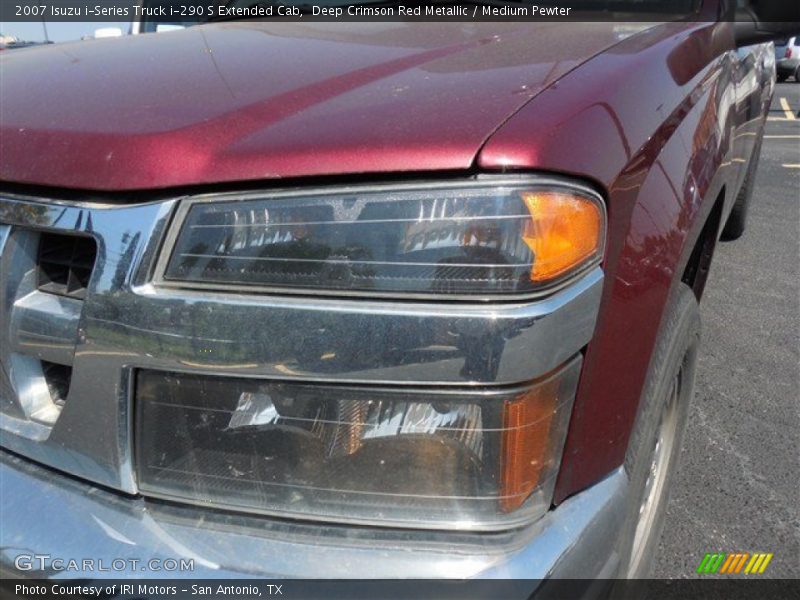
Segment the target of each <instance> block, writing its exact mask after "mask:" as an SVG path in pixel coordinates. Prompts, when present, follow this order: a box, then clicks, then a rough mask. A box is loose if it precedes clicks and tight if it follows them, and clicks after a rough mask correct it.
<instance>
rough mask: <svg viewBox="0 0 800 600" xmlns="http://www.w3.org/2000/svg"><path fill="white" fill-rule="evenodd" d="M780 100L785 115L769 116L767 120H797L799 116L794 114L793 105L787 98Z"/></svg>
mask: <svg viewBox="0 0 800 600" xmlns="http://www.w3.org/2000/svg"><path fill="white" fill-rule="evenodd" d="M778 102H779V103H780V105H781V109H782V110H783V114H784V115H786V116H784V117H767V121H796V120H797V117H795V116H794V112H793V111H792V107H791V106H789V101H788V100H787V99H786V98H779V99H778Z"/></svg>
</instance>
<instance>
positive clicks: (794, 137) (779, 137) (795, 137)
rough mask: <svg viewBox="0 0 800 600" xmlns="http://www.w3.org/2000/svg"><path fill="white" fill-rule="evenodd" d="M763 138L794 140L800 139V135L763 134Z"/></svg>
mask: <svg viewBox="0 0 800 600" xmlns="http://www.w3.org/2000/svg"><path fill="white" fill-rule="evenodd" d="M764 139H765V140H796V139H800V135H765V136H764Z"/></svg>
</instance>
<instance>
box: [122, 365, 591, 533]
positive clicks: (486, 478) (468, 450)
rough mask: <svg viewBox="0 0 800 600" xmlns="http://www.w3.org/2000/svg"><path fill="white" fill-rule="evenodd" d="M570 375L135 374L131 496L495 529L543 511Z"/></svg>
mask: <svg viewBox="0 0 800 600" xmlns="http://www.w3.org/2000/svg"><path fill="white" fill-rule="evenodd" d="M579 368H580V358H579V357H578V358H575V359H573V360H572V361H571V362H570V363H568V364H567V365H565V366H564V367H563V368H561V369H560V370H559V371H558V372H556V373H554V374H551V375H550V376H549V377H547V378H546V379H544V380H541V381H539V382H537V383H535V384H531V385H528V386H526V387H523V388H517V389H511V390H506V389H501V390H497V389H495V390H489V391H487V390H474V389H472V390H442V389H439V390H433V389H427V390H426V389H416V390H409V389H403V388H372V387H355V386H342V385H326V384H301V383H289V382H278V381H258V380H249V379H239V378H223V377H210V376H200V375H188V374H177V373H162V372H155V371H140V372H139V373H138V377H137V392H136V402H137V419H136V424H137V427H136V449H137V451H136V457H137V468H138V475H139V486H140V489H141V490H142V491H143V492H145V493H149V494H153V495H158V496H162V497H169V498H176V499H184V500H189V501H191V502H195V503H206V504H211V505H216V506H224V507H239V508H243V509H246V510H251V511H258V512H264V513H269V514H280V515H287V516H292V517H305V518H314V519H325V520H332V521H345V522H351V521H354V522H358V523H361V524H364V523H371V524H387V525H401V526H409V527H435V528H448V529H497V528H504V527H511V526H515V525H518V524H521V523H523V522H526V521H528V520H530V519H532V518H535V517H536V516H538V515H540V514H542V513H543V512H544V511H546V510H547V508H548V507H549V505H550V500H551V495H552V489H553V485H554V480H555V474H556V472H557V468H558V463H559V461H560V456H561V450H562V447H563V443H564V436H565V432H566V426H567V422H568V419H569V415H570V411H571V405H572V399H573V396H574V393H575V387H576V382H577V377H578V372H579Z"/></svg>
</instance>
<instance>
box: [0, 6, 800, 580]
mask: <svg viewBox="0 0 800 600" xmlns="http://www.w3.org/2000/svg"><path fill="white" fill-rule="evenodd" d="M703 10H707V11H712V13H711V14H710V16H713V17H714V19H717V18H718V17H719V16H721V13H719V10H720V6H719V5H718V4H716V3H714V2H706V3H704V5H703ZM706 17H709V15H706ZM714 19H711V18H707V19H706V20H700V21H696V22H694V21H693V22H671V23H663V24H645V25H641V26H640V27H639V29H638V30H633V29H632V28H631V26H629V25H627V24H626V26H625V27H624V28H623V29H622V31H623V32H624V34H621V29H620V28H619V27H618V26H617V25H616V24H614V23H592V24H585V23H557V24H552V25H551V24H531V23H481V24H473V25H470V26H469V27H462V26H460V25H457V24H452V23H438V24H425V25H424V26H423V25H421V24H409V23H378V24H371V25H370V26H365V25H358V24H356V25H353V24H339V23H337V24H333V25H332V24H314V26H312V27H309V26H307V25H306V24H304V23H295V24H289V23H274V22H261V23H257V22H247V21H242V22H230V23H225V24H213V23H212V24H205V25H199V26H197V27H193V28H189V29H186V30H184V31H177V32H174V33H171V34H170V35H163V36H158V35H154V36H129V37H127V38H121V39H117V40H98V41H97V42H94V43H92V44H77V45H73V46H70V47H69V48H67V49H68V50H69V51H68V52H67V51H62V52H50V53H46V52H45V51H42V52H37V53H18V55H17V57H13V56H12V57H4V58H3V60H4V62H3V63H2V69H3V78H4V86H3V90H2V94H3V95H2V98H0V100H2V103H3V107H4V110H3V115H2V122H1V123H0V134H1V135H0V155H1V156H2V162H0V179H1V180H2V181H3V182H4V184H3V188H2V194H0V223H3V224H4V225H3V226H2V227H1V228H0V250H2V256H1V257H0V260H2V261H3V262H2V264H3V269H2V270H0V273H2V275H0V288H1V289H3V290H4V291H5V294H4V295H3V302H4V304H3V305H2V306H1V307H0V310H1V311H2V312H0V335H2V336H3V339H2V341H3V343H2V344H0V361H2V365H3V370H2V372H1V373H0V376H2V378H3V379H2V381H0V398H2V401H3V404H2V405H1V406H2V409H0V431H1V432H2V438H0V441H1V442H2V445H3V447H4V448H5V449H7V450H8V451H9V452H6V451H3V452H2V454H0V475H1V476H2V478H3V482H4V484H3V485H4V490H3V495H2V498H1V499H0V518H2V520H3V525H4V526H3V528H2V532H0V536H2V538H3V539H2V545H3V546H6V547H8V546H11V545H12V544H11V543H10V542H11V541H13V542H14V544H17V545H23V546H24V547H25V548H30V549H32V550H33V551H36V552H41V553H45V552H46V553H48V554H51V555H55V556H72V555H74V554H75V553H77V552H80V548H79V547H78V546H76V542H75V540H74V536H73V535H72V533H71V532H72V531H75V530H76V529H80V530H81V531H84V532H87V533H86V536H90V538H91V542H90V543H91V547H92V548H93V551H94V552H96V553H97V554H98V555H101V556H116V557H120V553H128V554H127V556H130V557H135V558H138V559H140V560H142V559H143V558H146V557H148V556H157V555H158V556H161V555H163V553H164V552H165V548H166V549H167V550H169V551H170V552H173V553H178V554H179V555H180V556H182V557H193V558H195V559H196V570H195V572H194V573H193V574H194V575H195V576H197V577H203V576H207V575H213V576H215V577H218V576H220V575H223V576H224V575H228V576H235V575H237V574H240V573H248V574H260V575H272V576H275V575H278V576H306V577H307V576H310V575H313V576H314V577H318V578H327V577H356V578H358V577H393V576H397V575H398V574H400V573H401V574H402V575H403V576H404V577H418V578H429V577H441V576H447V577H478V576H485V577H506V578H517V577H518V578H534V579H545V578H559V577H560V578H570V577H572V578H575V577H581V578H586V577H610V576H614V575H621V576H632V577H637V576H642V575H645V574H646V573H647V572H648V568H649V562H650V561H651V560H652V557H653V554H654V552H653V550H654V548H655V544H657V541H658V536H659V531H660V527H661V523H662V521H663V514H664V505H665V502H666V498H667V491H668V489H669V484H670V477H671V475H672V473H673V472H674V469H675V457H676V455H677V451H678V448H679V447H680V439H681V433H682V430H683V424H684V422H685V420H686V414H687V408H688V404H689V402H690V400H691V396H692V390H693V382H694V372H695V365H696V357H697V348H698V344H699V339H700V325H699V315H698V302H699V301H700V300H701V299H702V296H703V291H704V287H705V282H706V278H707V275H708V270H709V267H710V264H711V260H712V257H713V253H714V248H715V245H716V243H717V240H718V239H719V237H720V235H723V234H725V235H726V237H736V235H738V234H739V233H741V230H742V228H743V227H744V225H745V222H744V214H745V212H746V210H745V209H746V206H747V202H748V199H749V196H750V192H751V190H752V185H753V173H754V172H755V169H756V168H757V164H758V163H757V161H758V153H759V147H760V140H761V136H762V134H763V126H764V121H765V119H766V114H767V109H768V107H769V104H770V100H771V96H772V93H773V83H774V62H773V61H771V60H770V58H771V57H770V56H769V47H768V46H764V45H756V46H755V47H751V48H749V49H747V50H741V51H739V52H737V48H740V49H741V48H744V47H750V46H753V45H754V44H756V43H757V42H759V41H763V40H765V39H771V37H775V35H776V33H775V32H767V33H764V32H763V31H762V30H761V29H760V26H759V24H758V23H756V24H755V25H754V28H751V29H748V28H746V27H739V26H738V24H737V25H736V26H734V24H732V23H730V22H726V21H718V20H714ZM779 33H780V34H781V35H783V34H785V31H781V32H779ZM198 48H200V49H202V50H203V51H198ZM254 55H255V56H269V57H278V58H277V59H275V60H270V61H245V60H243V57H250V56H254ZM90 56H91V58H92V60H83V59H84V58H87V57H90ZM142 64H148V65H152V68H150V69H148V70H147V71H146V72H143V71H142V69H141V65H142ZM142 78H144V80H143V79H142ZM634 82H635V83H636V85H637V89H638V90H640V93H638V94H635V95H633V94H631V93H630V89H631V86H632V85H633V84H634ZM19 89H25V90H26V93H25V95H24V96H23V95H20V94H16V93H14V92H13V91H9V90H19ZM52 89H58V90H59V93H58V95H57V97H55V96H54V95H53V94H52V93H49V94H48V93H47V91H48V90H52ZM87 90H89V91H88V92H87ZM93 91H94V92H95V93H93ZM31 98H34V99H36V100H37V101H36V102H32V101H31ZM39 99H42V100H41V101H39ZM37 463H39V464H37ZM40 464H43V465H46V466H48V467H50V468H51V469H52V470H53V471H44V470H43V469H42V467H41V466H40ZM56 472H64V473H67V474H69V475H71V476H72V477H65V476H62V475H61V474H58V473H56ZM45 473H46V474H45ZM54 506H57V507H64V506H66V507H69V508H68V510H60V511H58V513H57V515H58V519H57V520H50V519H48V518H43V517H42V515H50V514H53V513H54V512H55V511H54V510H52V508H53V507H54ZM210 509H215V510H210ZM120 532H124V534H120ZM120 535H124V537H125V539H126V540H128V541H129V542H131V543H125V544H123V546H124V547H121V545H120ZM85 539H86V538H85V537H84V538H83V539H82V540H81V543H87V542H85V541H84V540H85ZM165 540H167V541H165ZM7 541H9V543H7ZM143 555H144V556H143ZM2 561H3V563H2V564H3V565H4V567H5V568H7V569H9V570H13V569H14V568H15V567H14V564H13V562H14V561H13V557H10V556H6V555H4V556H3V557H2ZM17 570H18V569H17ZM137 574H138V573H137ZM88 575H90V574H84V576H88Z"/></svg>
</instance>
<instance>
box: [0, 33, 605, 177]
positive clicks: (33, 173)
mask: <svg viewBox="0 0 800 600" xmlns="http://www.w3.org/2000/svg"><path fill="white" fill-rule="evenodd" d="M617 41H619V40H618V37H617V35H615V33H614V27H613V25H612V24H605V23H595V24H581V23H573V24H565V23H559V24H554V25H543V24H513V23H485V24H456V23H452V24H408V23H385V24H363V23H361V24H353V25H349V24H285V23H282V24H277V23H269V22H267V23H263V22H238V23H222V24H211V25H205V26H200V27H194V28H191V29H187V30H185V31H179V32H170V33H164V34H148V35H141V36H129V37H126V38H120V39H111V40H92V41H85V42H77V43H72V44H59V45H55V46H50V47H42V48H34V49H29V50H24V51H17V52H5V53H3V54H2V59H0V79H2V86H0V107H2V108H0V179H2V180H5V181H12V182H20V183H32V184H39V185H49V186H61V187H70V188H82V189H94V190H135V189H149V188H164V187H169V186H182V185H194V184H204V183H214V182H223V181H243V180H254V179H271V178H284V177H298V176H312V175H329V174H352V173H368V172H387V173H391V172H401V171H429V170H441V169H466V168H469V167H470V165H471V164H472V163H473V160H474V158H475V155H476V153H477V152H478V151H479V149H480V148H481V146H482V144H483V143H484V142H485V140H486V139H487V138H488V137H489V136H490V135H491V134H492V132H493V131H495V130H496V129H497V127H499V126H500V125H501V124H502V123H503V122H504V121H505V120H506V119H507V118H508V117H510V116H511V115H512V114H513V113H514V112H515V111H516V110H518V109H519V108H520V107H521V106H522V105H523V104H524V103H525V102H527V101H528V100H529V99H530V98H531V97H533V96H534V95H536V94H537V93H538V92H540V91H541V90H542V89H544V88H545V87H547V86H548V85H550V84H551V83H552V82H554V81H555V80H556V79H558V78H559V77H560V76H562V75H563V74H564V73H566V72H567V71H569V70H571V69H573V68H574V67H576V66H577V65H578V64H580V63H581V62H583V61H585V60H587V59H588V58H591V57H592V56H593V55H595V54H597V53H598V52H601V51H602V50H604V49H605V48H607V47H609V46H611V45H613V44H614V43H616V42H617Z"/></svg>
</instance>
